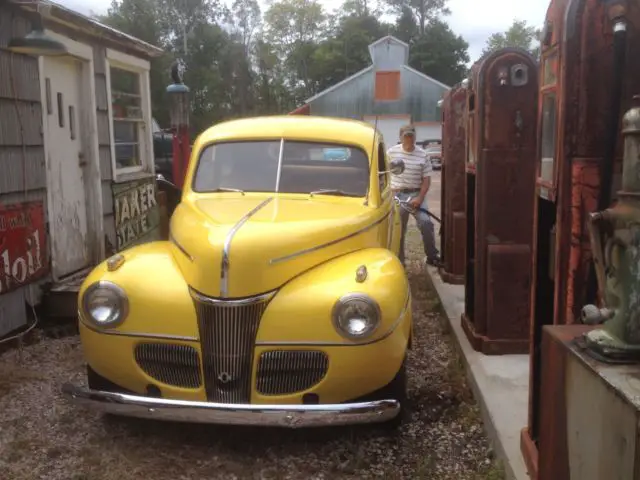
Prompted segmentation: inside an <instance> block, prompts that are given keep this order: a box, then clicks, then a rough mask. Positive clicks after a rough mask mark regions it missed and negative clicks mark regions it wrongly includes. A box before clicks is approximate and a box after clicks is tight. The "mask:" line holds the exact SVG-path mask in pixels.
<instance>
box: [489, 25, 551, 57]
mask: <svg viewBox="0 0 640 480" xmlns="http://www.w3.org/2000/svg"><path fill="white" fill-rule="evenodd" d="M539 38H540V30H539V29H537V28H535V27H533V26H531V25H528V24H527V22H526V21H524V20H514V21H513V24H512V25H511V26H510V27H509V29H508V30H507V31H506V32H504V33H494V34H492V35H491V36H490V37H489V38H488V39H487V43H486V45H485V48H484V50H483V51H482V54H483V55H486V54H488V53H490V52H493V51H495V50H498V49H500V48H505V47H519V48H523V49H525V50H527V51H529V52H530V53H531V54H532V55H533V56H534V58H536V59H537V58H539V56H540V41H539Z"/></svg>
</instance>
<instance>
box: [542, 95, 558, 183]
mask: <svg viewBox="0 0 640 480" xmlns="http://www.w3.org/2000/svg"><path fill="white" fill-rule="evenodd" d="M541 131H542V139H541V145H540V154H541V155H540V156H541V158H540V178H541V179H542V180H543V181H547V182H551V183H553V164H554V157H555V151H556V94H555V92H554V93H549V94H547V95H545V97H544V98H543V101H542V126H541Z"/></svg>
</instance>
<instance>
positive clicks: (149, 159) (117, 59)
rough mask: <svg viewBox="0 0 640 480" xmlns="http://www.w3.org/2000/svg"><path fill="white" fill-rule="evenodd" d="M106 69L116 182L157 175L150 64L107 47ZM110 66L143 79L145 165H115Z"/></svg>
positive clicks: (142, 151)
mask: <svg viewBox="0 0 640 480" xmlns="http://www.w3.org/2000/svg"><path fill="white" fill-rule="evenodd" d="M105 63H106V65H105V72H106V77H107V78H106V80H107V102H108V105H109V135H110V140H111V171H112V172H113V181H114V182H116V183H120V182H126V181H129V180H133V179H136V178H143V177H148V176H152V175H154V174H155V159H154V153H153V131H152V130H153V123H152V116H151V85H150V81H149V70H150V68H151V67H150V63H149V61H147V60H144V59H141V58H138V57H134V56H132V55H127V54H126V53H122V52H119V51H117V50H112V49H109V48H108V49H107V54H106V58H105ZM111 68H118V69H120V70H127V71H129V72H132V73H135V74H137V75H138V78H139V80H140V97H141V98H140V108H141V110H142V122H140V123H139V132H138V138H139V139H140V145H139V147H140V157H141V160H142V165H140V166H136V167H125V168H118V166H117V164H116V143H115V133H114V128H113V106H112V102H113V99H112V92H111Z"/></svg>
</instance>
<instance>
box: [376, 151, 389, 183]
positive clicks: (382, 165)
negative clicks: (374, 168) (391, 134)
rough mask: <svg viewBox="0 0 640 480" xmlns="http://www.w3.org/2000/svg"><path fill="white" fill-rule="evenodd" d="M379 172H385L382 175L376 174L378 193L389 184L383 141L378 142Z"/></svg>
mask: <svg viewBox="0 0 640 480" xmlns="http://www.w3.org/2000/svg"><path fill="white" fill-rule="evenodd" d="M379 172H385V173H383V174H382V175H378V182H379V185H380V193H382V192H384V189H385V188H387V185H388V184H389V173H388V172H387V152H386V150H385V148H384V143H383V142H380V143H379V144H378V173H379Z"/></svg>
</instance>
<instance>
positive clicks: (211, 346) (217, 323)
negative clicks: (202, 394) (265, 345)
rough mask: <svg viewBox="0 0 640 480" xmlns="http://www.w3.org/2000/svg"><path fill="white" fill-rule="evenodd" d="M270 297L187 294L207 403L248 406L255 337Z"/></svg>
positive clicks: (271, 294) (192, 292)
mask: <svg viewBox="0 0 640 480" xmlns="http://www.w3.org/2000/svg"><path fill="white" fill-rule="evenodd" d="M274 293H275V292H270V293H267V294H264V295H260V296H256V297H250V298H246V299H235V300H219V299H215V298H210V297H206V296H203V295H201V294H199V293H197V292H195V291H193V290H192V291H191V294H192V296H193V299H194V303H195V307H196V313H197V316H198V328H199V330H200V342H201V347H202V364H203V371H204V385H205V390H206V393H207V400H209V401H210V402H217V403H249V402H250V397H251V374H252V366H253V351H254V347H255V341H256V336H257V334H258V327H259V326H260V319H261V318H262V314H263V313H264V311H265V309H266V308H267V305H268V303H269V301H270V300H271V298H272V297H273V295H274Z"/></svg>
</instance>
